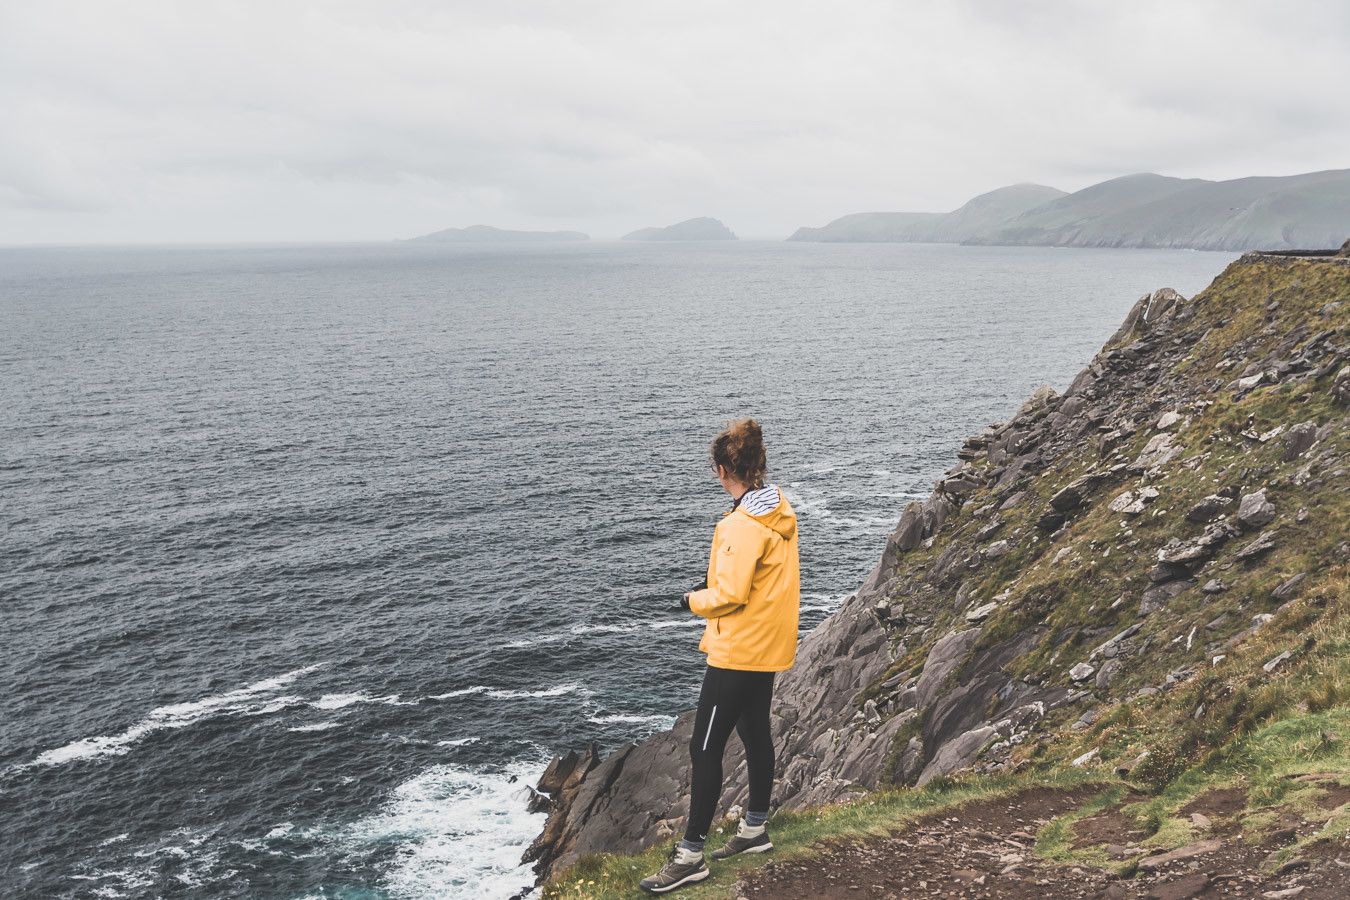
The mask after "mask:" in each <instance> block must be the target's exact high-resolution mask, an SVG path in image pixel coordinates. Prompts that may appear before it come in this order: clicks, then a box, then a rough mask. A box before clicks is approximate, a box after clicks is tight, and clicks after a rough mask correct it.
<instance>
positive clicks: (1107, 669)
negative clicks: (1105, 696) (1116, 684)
mask: <svg viewBox="0 0 1350 900" xmlns="http://www.w3.org/2000/svg"><path fill="white" fill-rule="evenodd" d="M1124 667H1125V664H1124V663H1123V662H1121V661H1120V660H1119V659H1108V660H1107V661H1106V662H1104V663H1102V667H1101V668H1100V669H1098V670H1097V678H1096V684H1097V687H1099V688H1101V689H1102V690H1106V689H1107V688H1109V687H1110V686H1111V682H1112V681H1114V680H1115V679H1116V676H1117V675H1119V674H1120V670H1121V669H1123V668H1124Z"/></svg>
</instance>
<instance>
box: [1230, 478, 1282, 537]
mask: <svg viewBox="0 0 1350 900" xmlns="http://www.w3.org/2000/svg"><path fill="white" fill-rule="evenodd" d="M1237 517H1238V521H1239V522H1241V523H1242V525H1243V527H1244V528H1251V529H1255V528H1263V527H1264V526H1266V525H1269V524H1270V523H1271V522H1273V521H1275V504H1274V503H1271V502H1270V501H1269V500H1268V499H1266V491H1265V488H1262V489H1261V490H1259V491H1253V492H1252V493H1250V494H1243V495H1242V499H1241V500H1240V501H1238V512H1237Z"/></svg>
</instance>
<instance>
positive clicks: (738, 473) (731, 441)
mask: <svg viewBox="0 0 1350 900" xmlns="http://www.w3.org/2000/svg"><path fill="white" fill-rule="evenodd" d="M712 461H713V465H714V466H722V467H723V468H724V469H726V470H727V474H728V475H730V476H731V477H732V478H734V479H736V480H737V481H739V482H740V483H741V484H747V485H749V486H750V487H752V488H758V487H763V486H764V475H765V472H766V471H767V470H768V468H769V463H768V460H767V459H766V458H765V455H764V432H763V431H761V430H760V428H759V423H758V422H756V421H755V420H754V419H741V420H739V421H736V422H730V423H728V424H727V427H726V428H724V429H723V430H722V433H721V434H719V435H718V436H717V437H715V438H713V442H712Z"/></svg>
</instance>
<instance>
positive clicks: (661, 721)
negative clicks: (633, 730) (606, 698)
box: [588, 713, 675, 728]
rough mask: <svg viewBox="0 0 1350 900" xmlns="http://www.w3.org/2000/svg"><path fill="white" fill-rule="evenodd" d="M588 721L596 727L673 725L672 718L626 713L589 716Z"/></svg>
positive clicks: (673, 719) (665, 726)
mask: <svg viewBox="0 0 1350 900" xmlns="http://www.w3.org/2000/svg"><path fill="white" fill-rule="evenodd" d="M588 721H590V722H594V723H595V724H597V725H614V724H626V725H653V726H655V727H657V728H669V727H671V726H672V725H674V724H675V717H674V716H639V715H631V714H628V713H615V714H613V715H609V716H590V717H589V719H588Z"/></svg>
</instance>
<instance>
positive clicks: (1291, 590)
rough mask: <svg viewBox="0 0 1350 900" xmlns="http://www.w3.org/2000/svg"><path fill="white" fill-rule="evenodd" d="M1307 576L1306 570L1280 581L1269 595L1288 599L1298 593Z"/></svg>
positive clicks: (1279, 598) (1278, 598)
mask: <svg viewBox="0 0 1350 900" xmlns="http://www.w3.org/2000/svg"><path fill="white" fill-rule="evenodd" d="M1307 578H1308V573H1307V572H1300V573H1298V574H1297V575H1295V576H1293V577H1292V578H1288V579H1286V580H1284V581H1282V582H1280V584H1279V586H1278V587H1276V588H1275V590H1273V591H1271V592H1270V596H1272V597H1274V598H1275V599H1276V600H1288V599H1289V598H1290V597H1292V596H1294V595H1295V594H1297V593H1298V589H1299V587H1300V586H1301V585H1302V584H1303V582H1304V581H1306V580H1307Z"/></svg>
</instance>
